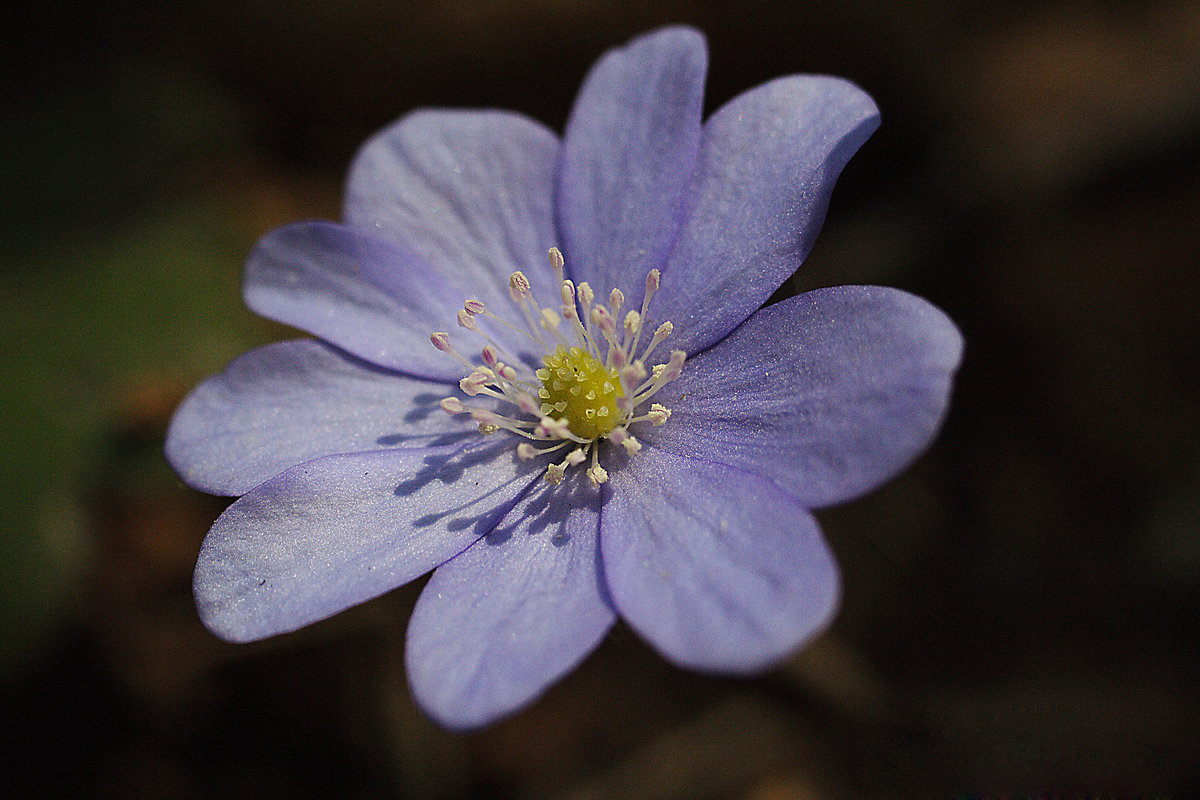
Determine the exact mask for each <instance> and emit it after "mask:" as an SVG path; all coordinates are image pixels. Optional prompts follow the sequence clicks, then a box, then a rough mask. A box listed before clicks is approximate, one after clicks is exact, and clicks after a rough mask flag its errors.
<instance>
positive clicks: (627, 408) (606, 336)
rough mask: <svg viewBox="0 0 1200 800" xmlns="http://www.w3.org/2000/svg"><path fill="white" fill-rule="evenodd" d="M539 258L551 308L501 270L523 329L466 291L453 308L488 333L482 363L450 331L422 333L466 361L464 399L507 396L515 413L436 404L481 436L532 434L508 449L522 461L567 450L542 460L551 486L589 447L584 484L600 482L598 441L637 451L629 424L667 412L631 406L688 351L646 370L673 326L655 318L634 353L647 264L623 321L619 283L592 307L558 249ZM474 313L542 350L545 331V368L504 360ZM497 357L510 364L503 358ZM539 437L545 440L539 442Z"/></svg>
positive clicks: (654, 276)
mask: <svg viewBox="0 0 1200 800" xmlns="http://www.w3.org/2000/svg"><path fill="white" fill-rule="evenodd" d="M548 259H549V262H550V268H551V269H552V270H553V272H554V275H555V278H556V280H557V281H558V286H559V291H558V294H559V300H560V301H561V306H560V307H559V308H560V310H559V311H556V310H555V309H554V308H551V307H542V306H541V305H539V303H538V300H537V298H536V297H535V296H534V294H533V289H532V285H531V283H530V281H529V279H528V278H526V277H525V274H524V273H522V272H520V271H517V272H514V273H512V274H511V275H510V276H509V281H508V290H509V296H510V297H511V298H512V300H513V301H514V302H515V303H516V304H517V306H518V307H519V308H520V311H521V314H522V316H524V317H525V322H526V324H527V326H528V328H527V330H522V329H521V328H519V327H516V326H514V325H512V324H510V323H509V322H508V321H506V320H503V319H501V318H500V317H498V316H496V314H494V313H492V311H491V310H490V309H488V308H487V307H486V306H485V305H484V303H483V302H482V301H480V300H478V299H474V298H472V299H469V300H466V301H465V302H464V303H463V306H462V308H461V309H460V310H459V311H458V312H457V313H456V321H457V323H458V325H459V326H460V327H462V328H464V329H465V330H469V331H471V332H473V333H475V334H477V335H479V336H482V337H483V338H485V339H486V340H487V344H486V345H485V346H484V347H483V348H482V349H481V350H480V358H481V359H482V361H483V366H477V365H475V364H473V363H471V362H470V361H468V360H467V359H465V358H463V356H462V355H460V354H459V353H458V352H457V351H455V350H454V348H453V346H452V345H451V343H450V335H449V333H447V332H445V331H435V332H434V333H432V334H431V335H430V337H429V338H430V342H431V343H432V344H433V346H434V347H436V348H437V349H438V350H440V351H442V352H445V353H449V354H450V355H451V356H452V357H453V358H455V359H456V360H457V361H458V362H459V363H460V364H462V365H463V367H465V368H466V371H467V374H466V376H465V377H463V378H462V380H461V381H459V388H460V389H462V391H463V392H464V393H465V394H467V395H468V396H470V397H475V396H477V395H486V396H488V397H492V398H495V399H496V400H498V401H500V402H501V403H508V404H510V405H512V406H514V407H515V408H516V409H517V411H518V412H519V415H518V416H516V417H510V416H504V415H503V414H499V413H496V411H493V410H492V409H491V407H490V406H489V408H479V407H472V406H469V405H467V404H464V403H463V402H462V401H461V400H459V399H458V398H457V397H446V398H443V399H442V400H440V401H439V405H440V407H441V409H442V410H443V411H444V412H445V413H447V414H462V413H469V414H470V415H471V418H472V419H473V420H474V421H475V422H476V424H477V425H478V428H479V431H480V432H481V433H483V434H485V435H490V434H494V433H496V432H497V431H499V430H500V429H501V428H503V429H505V430H506V431H509V432H511V433H514V434H517V435H518V436H521V437H524V438H525V439H527V440H531V441H525V442H520V443H519V444H517V445H516V448H515V450H516V456H517V458H519V459H521V460H522V461H528V460H531V459H534V458H538V457H540V456H545V455H548V454H550V453H553V452H556V451H560V450H562V449H563V448H569V452H567V454H566V455H565V456H564V457H563V459H562V461H559V462H556V463H550V464H548V465H547V467H546V474H545V478H546V481H547V482H549V483H551V484H559V483H561V482H562V481H563V479H564V477H565V475H566V471H567V470H568V469H569V468H571V467H573V466H577V465H579V464H582V463H583V462H584V461H585V460H587V456H588V453H589V452H590V453H591V466H589V467H588V469H587V470H586V474H587V476H588V480H589V481H591V484H592V486H593V487H598V486H600V485H601V484H603V483H605V482H606V481H607V480H608V472H607V470H605V469H604V467H602V466H601V465H600V461H599V453H600V444H599V441H600V439H606V440H608V441H610V442H612V444H613V446H620V447H622V448H624V449H625V452H626V453H627V454H628V455H630V456H633V455H636V454H637V453H638V452H639V451H640V450H641V449H642V444H641V442H640V441H638V439H637V437H636V436H634V435H633V434H632V433H630V432H629V426H630V425H632V424H635V423H639V422H650V423H651V424H652V425H656V426H657V425H663V424H665V423H666V422H667V420H668V419H669V418H670V416H671V411H670V410H669V409H667V408H666V407H665V406H662V405H660V404H658V403H654V404H652V405H651V407H650V410H649V411H648V412H646V413H645V414H643V415H641V416H636V415H635V413H636V412H635V409H637V408H638V406H640V405H641V403H642V402H644V401H647V400H648V399H649V398H650V397H652V396H653V395H654V394H655V393H657V392H658V391H659V390H660V389H661V388H662V387H663V386H665V385H666V384H667V383H669V382H670V381H673V380H675V379H676V378H678V377H679V376H680V374H681V373H682V370H683V365H684V362H685V360H686V358H687V356H686V354H685V353H684V352H683V351H682V350H675V351H672V352H671V356H670V358H669V359H668V360H667V362H666V363H662V364H656V365H654V366H653V367H652V368H651V370H650V377H649V378H647V365H646V362H647V360H648V359H649V357H650V355H651V354H652V353H653V352H654V350H655V348H656V347H657V346H658V345H659V344H661V343H662V342H663V341H664V340H666V339H667V337H669V336H670V335H671V332H672V327H673V326H672V325H671V323H670V322H664V323H663V324H661V325H659V326H658V328H657V329H656V330H655V332H654V336H653V338H652V339H651V341H650V343H649V344H648V345H647V346H646V349H645V351H644V352H642V354H641V357H640V358H636V359H635V358H634V356H635V354H636V353H637V350H638V345H639V342H640V341H641V334H642V330H643V329H644V328H645V326H646V322H647V312H648V310H649V304H650V300H651V298H652V297H653V296H654V294H655V292H657V290H658V288H659V284H660V274H659V272H658V270H650V272H649V273H648V274H647V275H646V291H645V294H644V295H643V299H642V306H641V310H640V311H635V310H632V309H630V310H627V311H626V313H625V315H624V318H623V319H622V318H621V317H620V314H621V311H622V309H623V306H624V304H625V295H624V294H623V293H622V291H621V290H620V288H613V289H612V290H611V291H610V293H609V296H608V302H607V304H601V305H596V304H595V292H594V291H593V290H592V287H591V286H590V285H588V283H587V282H581V283H579V284H578V285H576V284H575V283H573V282H572V281H571V280H569V279H566V278H565V277H564V274H563V273H564V267H565V263H564V259H563V255H562V252H561V251H560V250H559V249H558V248H557V247H553V248H550V250H549V251H548ZM478 316H484V317H487V318H488V319H491V320H493V321H495V322H497V323H499V324H500V325H503V326H504V327H506V328H508V329H509V330H511V331H514V332H516V333H518V334H520V335H521V336H523V337H526V338H527V339H531V340H533V341H534V342H537V343H538V344H540V345H541V346H543V347H546V348H547V351H548V350H549V347H550V346H549V345H547V344H546V339H545V338H543V332H548V333H549V334H550V335H551V338H552V340H553V341H554V342H557V347H555V349H554V352H547V353H546V355H545V357H544V358H543V359H542V363H543V364H544V365H545V366H544V367H541V368H538V369H536V370H535V371H532V372H531V371H530V370H532V367H524V366H522V364H523V363H528V356H523V358H524V359H525V361H524V362H523V361H521V360H520V359H516V358H513V357H512V356H511V355H510V354H509V353H507V352H506V351H505V349H504V347H503V346H502V345H500V344H499V343H497V342H496V341H495V340H494V339H492V338H491V336H489V335H488V333H487V332H486V330H484V329H481V328H480V326H479V324H478V322H477V320H476V319H475V318H476V317H478ZM564 320H566V321H567V323H568V327H569V328H570V329H571V330H572V331H573V332H574V337H573V338H574V340H575V342H574V343H571V342H570V341H569V339H570V338H572V337H571V335H570V334H569V333H567V330H566V329H565V328H563V327H562V322H563V321H564ZM618 320H620V327H621V330H620V333H619V334H618V330H617V326H618ZM485 327H486V326H485ZM601 342H603V343H604V344H605V345H607V347H606V348H605V349H604V350H602V349H601V347H600V343H601ZM552 344H553V342H552ZM602 357H603V360H601V358H602ZM502 358H503V359H507V360H509V361H511V362H512V363H511V364H506V363H504V361H502V360H501V359H502ZM538 442H544V443H547V445H548V446H546V447H541V448H539V447H537V446H536V443H538Z"/></svg>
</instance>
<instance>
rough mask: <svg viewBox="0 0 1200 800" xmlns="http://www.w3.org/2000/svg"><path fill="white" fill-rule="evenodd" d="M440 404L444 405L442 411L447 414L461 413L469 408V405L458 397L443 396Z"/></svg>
mask: <svg viewBox="0 0 1200 800" xmlns="http://www.w3.org/2000/svg"><path fill="white" fill-rule="evenodd" d="M438 405H440V406H441V407H442V411H445V412H446V413H447V414H461V413H463V412H464V411H466V410H467V407H466V406H464V405H463V404H462V401H461V400H459V399H458V398H457V397H443V398H442V399H441V400H440V401H439V402H438Z"/></svg>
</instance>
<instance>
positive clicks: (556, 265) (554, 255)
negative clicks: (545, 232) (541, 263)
mask: <svg viewBox="0 0 1200 800" xmlns="http://www.w3.org/2000/svg"><path fill="white" fill-rule="evenodd" d="M563 263H564V262H563V255H562V251H561V250H559V249H558V248H557V247H551V248H550V269H552V270H554V277H556V278H558V282H559V283H562V279H563Z"/></svg>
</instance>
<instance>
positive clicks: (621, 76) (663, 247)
mask: <svg viewBox="0 0 1200 800" xmlns="http://www.w3.org/2000/svg"><path fill="white" fill-rule="evenodd" d="M707 65H708V52H707V48H706V46H705V43H704V37H703V36H702V35H701V34H700V33H699V32H698V31H695V30H692V29H690V28H681V27H675V28H666V29H663V30H660V31H656V32H654V33H651V34H647V35H645V36H642V37H640V38H637V39H634V40H633V41H632V42H630V43H629V44H627V45H625V46H624V47H621V48H618V49H615V50H610V51H609V52H608V53H607V54H605V55H604V56H603V57H602V58H601V59H600V60H599V61H597V62H596V64H595V66H593V67H592V70H591V72H590V73H589V74H588V77H587V79H586V80H585V81H584V83H583V86H582V88H581V89H580V91H579V95H578V97H577V98H576V100H575V107H574V109H573V111H572V112H571V118H570V120H569V121H568V123H567V129H566V133H565V135H564V138H563V150H562V159H561V162H560V167H559V177H558V220H559V227H560V229H561V230H562V234H563V249H564V250H565V252H566V256H567V269H568V271H569V272H570V274H571V276H572V277H573V278H574V279H575V280H576V281H577V282H578V281H581V280H584V281H588V282H589V283H590V284H591V285H592V288H593V289H594V290H595V291H596V293H597V294H598V295H600V296H601V297H607V296H608V293H609V292H610V291H611V290H612V289H613V288H619V289H621V291H622V292H624V293H625V295H626V297H627V299H628V301H629V304H630V307H632V308H637V307H638V305H640V303H641V299H642V293H643V291H644V288H645V279H646V273H647V272H648V271H649V270H650V269H651V268H655V267H661V266H662V264H663V261H664V260H665V259H666V256H667V252H668V251H669V250H670V247H671V245H672V244H673V243H674V240H675V236H676V234H677V232H678V229H679V225H680V221H681V220H682V217H683V212H684V203H685V201H686V198H687V188H688V184H689V181H690V179H691V177H692V169H693V167H694V165H695V163H696V153H697V150H698V148H699V143H700V118H701V111H702V107H703V103H704V77H705V73H706V70H707Z"/></svg>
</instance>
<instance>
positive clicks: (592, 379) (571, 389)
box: [536, 345, 625, 440]
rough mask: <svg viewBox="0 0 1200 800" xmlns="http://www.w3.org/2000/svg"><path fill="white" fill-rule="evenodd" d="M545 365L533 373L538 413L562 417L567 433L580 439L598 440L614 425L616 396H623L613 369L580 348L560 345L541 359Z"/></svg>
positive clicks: (617, 417) (615, 420) (616, 415)
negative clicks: (536, 388) (536, 382)
mask: <svg viewBox="0 0 1200 800" xmlns="http://www.w3.org/2000/svg"><path fill="white" fill-rule="evenodd" d="M542 363H543V364H545V365H546V366H544V367H542V368H541V369H539V370H538V371H537V373H536V375H537V377H538V380H540V381H541V382H542V388H541V389H539V390H538V399H539V400H540V401H541V413H542V414H543V415H544V416H553V417H555V418H556V419H565V420H566V421H567V427H568V428H569V429H570V431H571V433H573V434H575V435H576V436H578V437H579V438H581V439H589V440H590V439H598V438H600V437H601V436H603V435H604V434H606V433H608V432H609V431H611V430H612V429H613V428H614V427H616V425H617V422H618V420H619V412H618V410H617V399H618V398H621V397H624V396H625V392H624V391H623V390H622V388H621V380H620V378H619V377H618V375H617V371H616V370H615V369H611V368H606V367H605V366H604V365H603V364H601V363H600V362H599V361H597V360H596V359H595V358H593V357H592V354H591V353H589V352H588V351H586V350H584V349H583V348H582V347H572V348H570V349H569V350H568V349H567V348H565V347H563V346H562V345H559V346H558V347H556V348H555V349H554V352H553V353H550V354H548V355H546V356H545V357H543V358H542Z"/></svg>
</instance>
